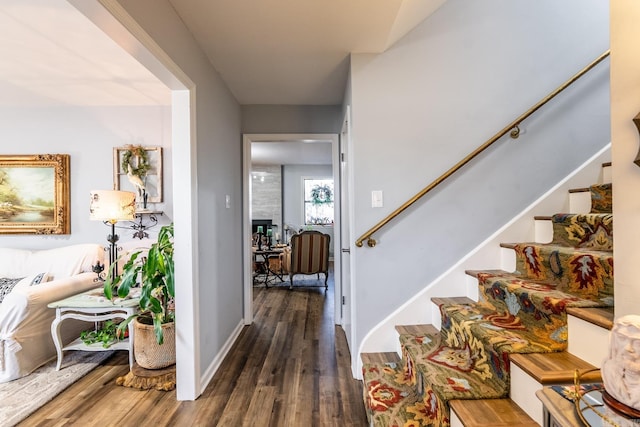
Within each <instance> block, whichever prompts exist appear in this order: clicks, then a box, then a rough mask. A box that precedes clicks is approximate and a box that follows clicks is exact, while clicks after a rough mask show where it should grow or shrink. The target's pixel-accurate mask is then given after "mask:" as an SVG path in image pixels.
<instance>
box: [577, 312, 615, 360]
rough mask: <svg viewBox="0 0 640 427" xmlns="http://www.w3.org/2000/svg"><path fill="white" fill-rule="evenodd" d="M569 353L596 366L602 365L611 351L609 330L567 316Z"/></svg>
mask: <svg viewBox="0 0 640 427" xmlns="http://www.w3.org/2000/svg"><path fill="white" fill-rule="evenodd" d="M567 321H568V325H569V347H568V349H567V350H568V351H569V353H571V354H573V355H575V356H578V357H579V358H581V359H582V360H585V361H587V362H589V363H591V364H592V365H594V366H597V367H600V366H602V362H603V360H604V359H605V358H606V357H607V356H608V352H609V331H608V330H607V329H605V328H602V327H600V326H597V325H594V324H593V323H589V322H587V321H584V320H582V319H578V318H577V317H574V316H571V315H569V316H567Z"/></svg>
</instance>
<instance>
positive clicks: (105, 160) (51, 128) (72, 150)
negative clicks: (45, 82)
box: [0, 106, 173, 249]
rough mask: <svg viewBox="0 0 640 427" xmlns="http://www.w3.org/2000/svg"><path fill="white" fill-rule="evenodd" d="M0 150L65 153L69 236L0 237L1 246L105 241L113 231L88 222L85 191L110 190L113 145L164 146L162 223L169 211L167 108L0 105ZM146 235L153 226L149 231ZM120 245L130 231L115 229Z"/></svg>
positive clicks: (129, 237)
mask: <svg viewBox="0 0 640 427" xmlns="http://www.w3.org/2000/svg"><path fill="white" fill-rule="evenodd" d="M0 129H1V131H0V132H1V134H2V140H3V142H2V150H1V151H2V154H54V153H59V154H69V155H70V158H71V166H70V171H71V173H70V190H71V191H70V193H71V195H70V199H71V200H70V202H71V203H70V208H71V234H69V235H52V236H39V235H6V234H5V235H0V246H3V247H13V248H24V249H48V248H53V247H58V246H63V245H70V244H77V243H98V244H101V245H107V244H108V243H107V241H106V239H107V234H110V232H111V230H110V228H108V227H107V226H105V225H104V224H102V222H99V221H90V220H89V192H90V191H91V190H110V189H112V188H113V160H112V158H113V148H114V147H121V146H124V145H127V144H136V145H144V146H161V147H163V164H164V170H163V179H164V203H159V204H154V205H150V206H149V207H150V208H155V209H158V210H163V211H165V212H166V215H165V216H163V217H162V220H163V221H164V222H169V221H170V219H171V217H172V215H173V213H172V211H173V194H172V191H171V188H172V183H173V181H172V175H173V171H172V168H171V117H170V107H168V106H165V107H158V106H156V107H63V106H59V107H52V108H17V107H12V108H1V109H0ZM149 231H150V238H154V237H155V235H154V234H155V233H153V232H155V231H157V228H156V229H153V230H149ZM117 233H118V235H119V236H120V243H121V245H124V246H128V245H129V243H128V242H131V244H133V245H136V244H137V243H138V242H139V241H138V240H137V239H135V240H133V238H132V234H133V232H132V231H127V230H124V229H118V231H117Z"/></svg>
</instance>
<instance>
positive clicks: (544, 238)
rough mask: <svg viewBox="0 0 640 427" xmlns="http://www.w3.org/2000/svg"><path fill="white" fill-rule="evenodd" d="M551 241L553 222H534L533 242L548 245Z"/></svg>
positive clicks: (537, 220) (545, 220)
mask: <svg viewBox="0 0 640 427" xmlns="http://www.w3.org/2000/svg"><path fill="white" fill-rule="evenodd" d="M551 240H553V221H551V220H549V219H536V220H535V242H536V243H549V242H551Z"/></svg>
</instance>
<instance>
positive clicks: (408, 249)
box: [351, 0, 610, 353]
mask: <svg viewBox="0 0 640 427" xmlns="http://www.w3.org/2000/svg"><path fill="white" fill-rule="evenodd" d="M608 31H609V25H608V3H607V2H601V1H599V0H589V1H582V0H568V1H564V2H557V1H554V0H541V1H537V2H514V1H511V0H495V1H492V2H477V1H473V0H449V1H447V2H446V3H444V5H443V6H442V7H441V8H440V9H439V10H438V11H436V12H435V14H434V15H432V16H431V17H430V18H429V19H427V20H426V21H425V22H424V23H422V24H421V25H419V26H418V27H417V28H416V29H414V30H413V31H412V32H411V33H409V34H408V35H407V36H406V37H404V38H403V39H401V40H400V41H399V42H398V43H397V44H396V45H394V46H393V47H391V48H390V49H388V50H387V51H386V52H385V53H383V54H380V55H373V54H355V55H352V63H351V64H352V66H351V96H352V101H351V103H352V112H353V114H352V138H353V150H352V152H351V158H352V159H353V162H352V166H353V171H354V175H355V182H354V189H353V190H354V201H353V202H354V206H355V212H354V214H355V217H354V221H355V230H354V233H355V234H356V235H358V236H359V235H360V234H362V233H363V232H365V231H366V230H367V229H368V228H369V227H371V226H372V225H374V224H375V223H377V222H378V221H380V220H381V219H383V218H384V217H385V216H386V215H387V214H389V213H390V212H391V211H393V210H394V209H396V208H397V207H398V206H400V205H401V204H402V203H403V202H405V201H406V200H408V199H409V198H410V197H411V196H413V195H414V194H415V193H417V192H418V191H419V190H421V189H422V188H423V187H425V186H426V185H427V184H429V183H430V182H431V181H433V180H434V179H436V178H437V177H438V176H439V175H441V174H442V173H443V172H445V171H446V170H447V169H449V168H450V167H451V166H453V165H454V164H455V163H456V162H458V161H459V160H461V159H462V158H464V157H465V156H466V155H467V154H468V153H470V152H472V151H473V150H474V149H475V148H476V147H478V146H479V145H481V144H482V143H483V142H484V141H486V140H488V139H489V138H490V137H491V136H492V135H494V134H495V133H496V132H498V131H499V130H500V129H502V128H503V127H504V126H506V125H507V124H508V123H509V122H510V121H511V120H513V119H515V118H516V117H517V116H519V115H520V114H521V113H523V112H524V111H526V110H527V109H528V108H529V107H531V106H532V105H533V104H535V103H536V102H538V101H539V100H540V99H542V98H543V97H544V96H546V95H547V94H548V93H550V92H551V91H552V90H554V89H555V88H556V87H557V86H559V85H560V84H561V83H563V82H564V81H566V80H567V79H568V78H569V77H571V76H572V75H573V74H574V73H576V72H577V71H579V70H580V69H582V68H583V67H584V66H586V65H587V64H588V63H589V62H591V61H592V60H593V59H595V58H596V57H597V56H598V55H600V54H601V53H603V52H604V51H605V50H606V49H607V48H608V43H609V40H608ZM608 88H609V69H608V61H607V62H605V63H604V64H603V65H601V66H599V67H598V68H597V69H595V70H594V71H593V72H592V73H590V75H589V76H587V77H586V78H585V79H583V80H581V81H579V82H578V83H576V84H574V85H573V86H572V87H571V88H570V89H569V90H568V91H567V92H566V93H565V94H563V95H561V97H559V98H558V99H557V100H555V101H553V102H552V103H551V104H549V105H548V106H546V107H545V108H544V109H543V110H541V111H539V112H538V113H537V114H536V115H535V116H533V117H532V118H531V119H530V120H528V121H526V122H525V123H524V124H523V125H522V126H521V127H522V131H523V133H522V135H521V136H520V138H519V139H518V140H511V139H509V138H508V137H506V138H505V139H504V140H503V141H502V142H500V143H499V144H498V145H497V146H495V147H494V148H492V149H490V150H489V151H488V152H486V153H485V154H482V155H481V156H479V158H478V159H477V161H474V162H473V164H471V165H468V166H466V167H465V168H463V169H462V170H461V172H460V173H458V174H457V175H456V176H455V177H453V178H452V179H449V180H448V181H447V182H446V183H445V184H443V185H441V186H440V187H439V188H438V189H437V190H435V191H434V192H433V193H432V194H431V195H430V196H428V197H426V198H425V199H424V200H423V201H421V202H419V203H418V204H417V205H416V206H414V207H412V208H411V209H409V210H408V211H407V212H405V214H404V215H403V216H402V218H401V219H399V220H396V221H394V222H392V223H391V225H388V226H387V227H386V228H385V229H383V231H381V232H379V233H377V235H376V236H375V238H376V239H377V240H378V245H377V246H376V247H375V248H374V249H370V248H367V247H366V245H365V247H363V248H358V249H356V250H355V251H352V256H355V277H356V278H357V282H356V283H355V284H354V298H355V301H356V303H357V310H356V318H355V324H354V327H355V328H356V342H355V346H354V348H352V349H351V351H352V353H354V352H357V349H358V347H359V344H360V342H361V341H362V338H363V337H364V336H365V335H366V334H367V332H368V331H369V330H370V329H371V328H372V327H373V326H375V325H376V324H377V323H378V322H379V321H380V320H381V319H383V318H384V317H386V316H387V315H388V314H389V313H391V312H392V311H393V310H395V309H396V308H398V307H399V306H400V305H401V304H402V303H404V302H405V301H407V300H408V299H409V298H411V297H412V296H413V295H415V294H416V293H417V292H418V291H419V290H420V289H422V288H423V287H424V286H426V285H427V284H428V283H430V282H431V281H432V280H434V279H435V278H436V277H437V276H439V275H440V274H441V273H443V272H444V271H445V270H446V269H447V268H448V267H450V266H451V265H452V264H453V263H454V262H455V261H457V260H458V259H460V258H461V257H462V256H463V255H465V254H466V253H468V251H470V250H471V249H472V248H473V247H475V246H476V245H477V244H478V243H480V242H481V241H482V240H484V239H485V238H486V237H488V236H489V235H490V234H491V233H492V232H493V231H495V230H496V229H498V228H499V227H500V226H501V225H502V224H504V223H505V222H507V221H508V220H509V219H510V218H512V217H513V216H514V215H515V214H516V213H518V212H519V211H521V210H522V209H523V208H524V207H525V206H527V205H528V204H530V203H531V202H533V201H534V200H535V199H536V198H537V197H539V196H540V195H541V194H543V193H544V192H545V190H546V189H548V188H549V187H551V186H552V185H553V184H554V183H556V182H557V181H558V180H559V179H560V178H562V177H563V176H564V175H566V174H567V173H568V172H569V171H570V170H573V169H574V168H575V167H576V166H577V165H579V164H581V163H582V162H584V161H585V160H586V159H587V158H588V157H589V156H591V155H592V154H593V153H595V152H596V150H598V149H599V148H600V147H602V146H603V145H604V144H606V143H608V142H609V140H610V129H609V128H610V125H609V90H608ZM372 190H382V191H383V192H384V207H383V208H371V191H372ZM552 213H553V212H550V214H552ZM353 252H355V253H353ZM399 275H401V277H402V280H401V281H399V280H397V279H398V277H399ZM425 309H426V308H425Z"/></svg>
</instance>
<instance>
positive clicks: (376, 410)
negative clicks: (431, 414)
mask: <svg viewBox="0 0 640 427" xmlns="http://www.w3.org/2000/svg"><path fill="white" fill-rule="evenodd" d="M362 376H363V380H364V387H363V392H364V401H365V409H366V411H367V418H368V419H369V423H370V425H372V426H376V427H421V426H425V427H426V426H433V427H435V426H437V425H439V424H432V423H430V422H429V421H428V416H427V412H426V407H425V405H424V402H423V399H422V396H420V395H419V394H418V393H416V389H415V387H413V386H411V385H409V384H408V381H407V379H406V378H405V373H404V369H403V367H402V363H401V362H400V360H399V359H398V360H397V361H387V362H377V363H372V362H369V363H366V362H365V363H363V365H362Z"/></svg>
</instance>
